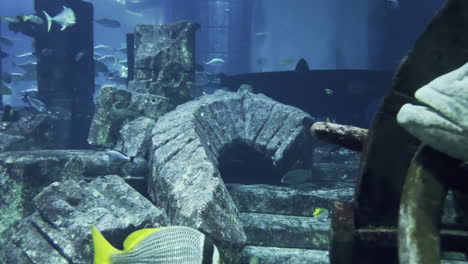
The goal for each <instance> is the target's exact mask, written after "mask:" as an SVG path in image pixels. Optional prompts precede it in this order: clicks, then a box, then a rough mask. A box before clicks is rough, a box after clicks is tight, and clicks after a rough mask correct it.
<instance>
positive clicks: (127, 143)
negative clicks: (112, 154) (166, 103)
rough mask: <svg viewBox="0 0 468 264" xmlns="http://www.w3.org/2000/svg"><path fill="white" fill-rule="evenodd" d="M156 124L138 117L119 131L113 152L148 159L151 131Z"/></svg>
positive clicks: (145, 118) (149, 119)
mask: <svg viewBox="0 0 468 264" xmlns="http://www.w3.org/2000/svg"><path fill="white" fill-rule="evenodd" d="M155 124H156V122H155V121H154V120H153V119H151V118H147V117H138V118H136V119H134V120H133V121H131V122H130V123H127V124H126V125H124V126H123V127H122V129H120V136H119V139H118V141H117V145H116V146H115V147H114V149H115V150H117V151H119V152H122V153H123V154H125V155H127V156H129V157H141V158H144V159H148V152H149V146H150V142H151V131H152V130H153V128H154V125H155Z"/></svg>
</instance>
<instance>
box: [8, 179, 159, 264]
mask: <svg viewBox="0 0 468 264" xmlns="http://www.w3.org/2000/svg"><path fill="white" fill-rule="evenodd" d="M34 209H35V210H36V211H35V212H34V213H33V214H32V215H31V216H29V217H27V218H25V219H23V220H21V221H20V222H18V223H17V224H16V225H14V226H13V227H12V228H10V229H9V230H8V232H5V233H3V234H2V237H5V239H6V241H8V243H7V244H6V245H4V244H2V245H1V246H0V249H1V250H2V253H3V254H4V255H5V256H7V258H8V259H10V261H11V262H8V263H22V262H19V261H20V260H17V258H19V257H20V256H21V255H25V256H27V258H28V259H29V261H30V263H35V264H49V263H77V264H85V263H86V264H88V263H91V262H92V258H93V249H92V243H91V225H95V226H96V227H97V228H98V229H99V230H100V231H102V232H103V234H104V236H105V237H106V238H107V239H108V240H109V241H110V242H111V243H112V244H114V245H121V244H122V242H123V240H124V239H125V237H126V236H127V235H128V234H129V233H131V232H133V231H135V230H138V229H141V228H146V227H158V226H160V225H167V218H166V215H165V213H164V212H163V211H161V210H160V209H158V208H156V207H155V206H154V205H153V204H152V203H151V202H150V201H149V200H147V199H146V198H144V197H143V196H142V195H140V194H139V193H138V192H137V191H135V190H134V189H133V188H131V187H130V186H129V185H128V184H126V183H125V182H124V181H123V180H122V179H121V178H120V177H118V176H115V175H111V176H106V177H101V178H98V179H96V180H94V181H92V182H90V183H86V182H84V181H80V182H77V181H71V180H70V181H65V182H55V183H52V184H51V185H49V186H48V187H46V188H45V189H44V190H43V191H42V192H40V193H39V194H38V195H37V196H36V197H35V198H34ZM8 245H14V246H13V247H9V246H8Z"/></svg>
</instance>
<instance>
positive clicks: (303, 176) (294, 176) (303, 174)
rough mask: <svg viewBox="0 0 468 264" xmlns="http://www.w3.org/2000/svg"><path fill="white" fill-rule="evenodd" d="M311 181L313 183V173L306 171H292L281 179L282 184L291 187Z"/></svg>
mask: <svg viewBox="0 0 468 264" xmlns="http://www.w3.org/2000/svg"><path fill="white" fill-rule="evenodd" d="M310 181H312V171H311V170H305V169H294V170H290V171H288V172H287V173H286V174H285V175H284V176H283V177H282V178H281V182H282V183H284V184H289V185H297V184H301V183H305V182H310Z"/></svg>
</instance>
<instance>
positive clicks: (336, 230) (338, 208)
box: [329, 201, 355, 264]
mask: <svg viewBox="0 0 468 264" xmlns="http://www.w3.org/2000/svg"><path fill="white" fill-rule="evenodd" d="M331 212H332V213H331V229H330V245H329V258H330V263H331V264H345V263H350V262H349V261H350V260H352V259H353V252H354V240H355V239H354V233H355V230H354V226H355V225H354V206H353V204H352V203H348V202H340V201H335V202H333V204H332V208H331Z"/></svg>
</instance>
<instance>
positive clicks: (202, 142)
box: [148, 91, 313, 246]
mask: <svg viewBox="0 0 468 264" xmlns="http://www.w3.org/2000/svg"><path fill="white" fill-rule="evenodd" d="M312 122H313V119H312V118H311V117H310V116H309V115H307V114H306V113H304V112H303V111H301V110H299V109H297V108H294V107H291V106H286V105H283V104H281V103H278V102H276V101H274V100H272V99H270V98H268V97H266V96H264V95H254V94H250V93H247V94H238V93H232V92H224V91H217V92H215V93H214V94H212V95H205V96H202V97H200V99H198V100H195V101H191V102H188V103H186V104H183V105H180V106H178V107H177V109H176V110H174V111H172V112H169V113H168V114H166V115H164V116H162V117H161V118H160V119H159V120H158V122H157V123H156V126H155V128H154V130H153V139H152V142H153V146H152V150H151V152H150V155H151V159H150V160H151V161H150V162H151V176H150V179H149V186H148V188H149V192H150V195H151V197H152V199H153V200H154V201H156V202H157V204H158V205H161V206H162V207H163V208H165V209H166V210H167V212H168V215H169V217H170V219H171V223H172V224H181V225H187V226H192V227H195V228H199V229H200V230H202V231H203V232H205V233H207V234H210V235H211V236H212V237H214V238H215V239H217V241H220V242H222V243H221V244H229V245H239V246H242V245H243V244H244V243H245V241H246V237H245V233H244V231H243V228H242V224H241V222H240V219H239V214H238V211H237V208H236V206H235V204H234V202H233V201H232V199H231V197H230V196H229V193H228V191H227V190H226V187H225V185H224V182H223V179H222V176H223V175H222V174H220V172H219V170H218V169H217V167H218V165H219V164H218V160H219V159H220V158H221V156H222V155H226V153H225V152H226V151H229V150H227V149H231V150H232V151H235V149H236V148H243V147H248V148H250V149H252V150H253V151H255V152H257V153H259V155H261V156H263V157H265V159H267V160H268V161H269V162H270V163H271V166H272V167H274V168H275V170H277V171H279V172H284V171H286V170H287V168H289V167H290V166H291V164H292V163H293V162H295V161H297V160H298V159H303V158H304V159H305V158H310V152H311V149H312V141H311V140H312V139H311V137H310V135H309V134H308V131H307V130H308V129H309V127H310V125H311V124H312ZM244 158H247V157H244ZM278 180H279V179H278Z"/></svg>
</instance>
